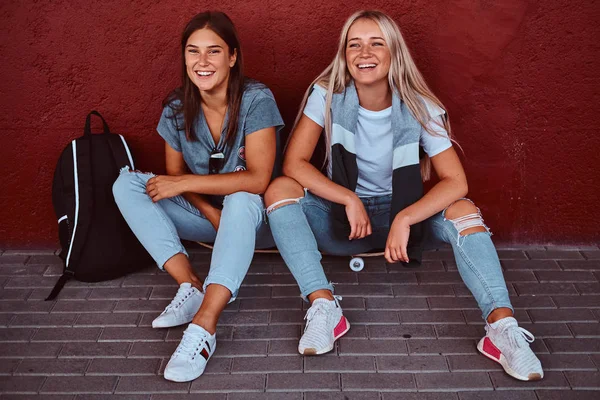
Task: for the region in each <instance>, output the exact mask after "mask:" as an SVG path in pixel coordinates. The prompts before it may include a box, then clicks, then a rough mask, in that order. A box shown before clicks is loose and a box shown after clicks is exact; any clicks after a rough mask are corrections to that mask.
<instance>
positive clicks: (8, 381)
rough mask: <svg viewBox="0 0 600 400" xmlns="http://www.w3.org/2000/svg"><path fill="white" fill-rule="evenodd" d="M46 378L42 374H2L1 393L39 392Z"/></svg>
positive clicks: (0, 377) (0, 381) (0, 380)
mask: <svg viewBox="0 0 600 400" xmlns="http://www.w3.org/2000/svg"><path fill="white" fill-rule="evenodd" d="M44 379H45V378H44V377H41V376H39V377H38V376H0V393H2V394H8V393H37V391H38V390H39V388H40V386H42V383H43V382H44ZM2 397H3V398H4V396H2Z"/></svg>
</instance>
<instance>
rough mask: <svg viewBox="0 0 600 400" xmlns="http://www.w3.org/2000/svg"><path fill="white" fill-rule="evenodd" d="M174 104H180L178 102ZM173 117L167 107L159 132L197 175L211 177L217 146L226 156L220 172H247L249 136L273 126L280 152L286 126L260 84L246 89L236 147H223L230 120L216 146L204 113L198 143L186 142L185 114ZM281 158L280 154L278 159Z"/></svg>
mask: <svg viewBox="0 0 600 400" xmlns="http://www.w3.org/2000/svg"><path fill="white" fill-rule="evenodd" d="M174 101H175V102H178V100H174ZM172 104H173V103H172ZM175 105H178V104H175ZM173 114H174V111H173V108H172V107H170V106H169V105H167V106H165V107H164V109H163V113H162V116H161V118H160V121H159V122H158V127H157V128H156V130H157V131H158V133H159V134H160V136H162V137H163V139H164V140H165V141H166V142H167V143H168V144H169V146H171V147H172V148H173V149H174V150H176V151H178V152H181V153H183V158H184V160H185V163H186V164H187V166H188V168H189V169H190V171H191V172H192V173H194V174H198V175H206V174H208V162H209V158H210V154H211V152H212V150H213V149H214V148H215V147H217V148H218V149H220V150H222V151H223V153H224V154H225V162H224V165H223V168H221V170H220V172H219V173H221V174H223V173H228V172H236V171H244V170H246V154H245V150H246V148H245V139H246V135H250V134H251V133H253V132H256V131H259V130H261V129H265V128H270V127H272V126H273V127H275V128H276V133H275V134H276V135H277V149H278V153H279V148H280V146H279V133H280V131H281V129H282V128H283V126H284V123H283V119H282V118H281V115H280V114H279V110H278V109H277V104H276V103H275V98H274V97H273V93H271V91H270V90H269V89H268V88H267V87H266V86H265V85H263V84H261V83H259V82H251V83H249V84H248V85H247V86H246V89H245V90H244V94H243V95H242V104H241V106H240V113H239V125H238V132H237V136H236V138H235V142H234V144H233V146H225V145H224V139H225V132H226V131H227V117H226V121H225V123H224V124H223V131H222V134H221V139H220V141H219V143H218V146H216V145H215V142H214V140H213V138H212V135H211V134H210V130H209V129H208V125H207V123H206V119H205V118H204V113H202V111H200V113H199V114H198V117H197V118H196V122H195V125H194V131H195V134H196V137H197V138H198V140H194V141H189V140H187V138H186V136H185V123H184V120H183V113H181V114H180V115H178V116H177V118H173V117H172V116H173ZM279 159H280V157H279V154H278V156H277V160H279ZM213 197H215V198H214V199H212V200H213V201H212V203H213V204H215V205H220V204H221V199H222V197H221V196H213Z"/></svg>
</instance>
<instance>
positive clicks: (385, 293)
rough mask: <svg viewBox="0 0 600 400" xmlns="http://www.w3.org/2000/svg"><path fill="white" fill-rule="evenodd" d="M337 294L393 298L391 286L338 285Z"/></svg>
mask: <svg viewBox="0 0 600 400" xmlns="http://www.w3.org/2000/svg"><path fill="white" fill-rule="evenodd" d="M335 294H337V295H341V296H369V297H392V296H393V293H392V287H391V286H390V285H337V286H336V287H335Z"/></svg>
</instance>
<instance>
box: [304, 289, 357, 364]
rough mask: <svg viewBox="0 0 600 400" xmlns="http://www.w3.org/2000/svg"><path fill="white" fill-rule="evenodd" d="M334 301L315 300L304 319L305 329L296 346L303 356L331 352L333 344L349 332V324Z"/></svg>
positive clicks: (336, 301) (337, 297) (336, 298)
mask: <svg viewBox="0 0 600 400" xmlns="http://www.w3.org/2000/svg"><path fill="white" fill-rule="evenodd" d="M334 297H335V300H327V299H316V300H315V301H313V303H312V306H311V307H310V308H309V309H308V311H307V313H306V316H305V317H304V319H305V320H306V327H305V328H304V334H303V335H302V337H301V338H300V343H299V344H298V352H299V353H300V354H304V355H316V354H324V353H327V352H329V351H331V350H333V344H334V343H335V341H336V340H338V339H339V338H341V337H342V336H344V335H345V334H346V332H348V331H349V330H350V322H348V320H347V319H346V317H344V315H343V314H342V307H340V303H339V302H338V300H341V297H339V296H334Z"/></svg>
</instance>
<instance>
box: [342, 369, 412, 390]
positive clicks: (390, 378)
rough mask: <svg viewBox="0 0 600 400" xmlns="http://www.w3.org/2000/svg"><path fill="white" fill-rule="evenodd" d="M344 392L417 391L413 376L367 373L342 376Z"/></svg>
mask: <svg viewBox="0 0 600 400" xmlns="http://www.w3.org/2000/svg"><path fill="white" fill-rule="evenodd" d="M342 388H343V390H345V391H346V390H349V391H352V390H408V389H415V378H414V376H413V374H407V373H385V374H377V373H366V374H342Z"/></svg>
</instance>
